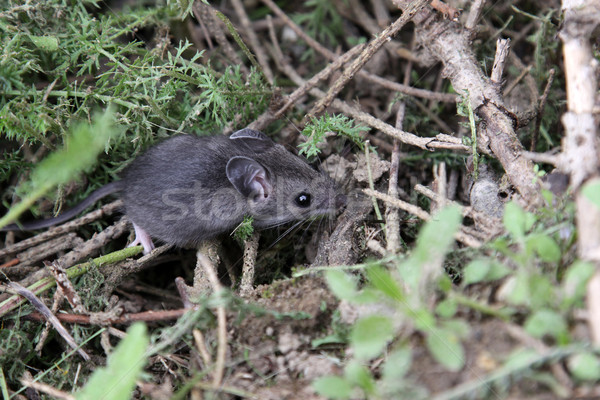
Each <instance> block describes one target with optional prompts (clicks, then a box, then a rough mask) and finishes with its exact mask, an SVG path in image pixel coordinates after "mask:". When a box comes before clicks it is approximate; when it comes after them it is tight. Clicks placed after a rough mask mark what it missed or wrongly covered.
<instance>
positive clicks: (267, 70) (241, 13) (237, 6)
mask: <svg viewBox="0 0 600 400" xmlns="http://www.w3.org/2000/svg"><path fill="white" fill-rule="evenodd" d="M231 3H232V4H233V9H234V10H235V13H236V14H237V16H238V18H239V19H240V22H241V24H242V27H243V28H244V33H245V34H246V36H247V37H248V40H249V41H250V46H252V49H253V50H254V53H255V54H256V58H257V59H258V62H259V63H260V65H261V67H262V71H263V73H264V74H265V77H266V78H267V80H268V82H269V83H271V84H273V71H271V67H270V66H269V59H268V58H267V54H266V53H265V51H264V49H263V47H262V46H261V44H260V41H259V40H258V37H257V36H256V32H255V31H254V29H253V27H252V24H251V22H250V19H249V18H248V14H246V10H245V9H244V5H243V4H242V1H241V0H232V2H231Z"/></svg>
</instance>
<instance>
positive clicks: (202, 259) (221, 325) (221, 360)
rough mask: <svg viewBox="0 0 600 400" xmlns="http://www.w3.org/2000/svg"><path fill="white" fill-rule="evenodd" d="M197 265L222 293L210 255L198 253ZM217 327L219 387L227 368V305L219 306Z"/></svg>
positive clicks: (216, 379)
mask: <svg viewBox="0 0 600 400" xmlns="http://www.w3.org/2000/svg"><path fill="white" fill-rule="evenodd" d="M196 258H197V260H198V261H197V265H196V268H198V267H200V266H201V267H202V268H203V269H204V274H205V275H206V277H207V278H208V281H209V282H210V285H211V286H212V288H213V291H214V294H215V295H216V296H219V295H221V293H222V291H223V286H221V282H219V277H218V276H217V271H216V270H215V267H214V265H213V264H212V263H211V262H210V260H209V259H208V257H206V256H205V255H204V254H202V253H201V252H200V251H198V252H197V253H196ZM217 329H218V344H217V360H216V362H215V373H214V376H213V386H214V388H215V389H217V388H218V387H219V386H221V382H222V381H223V372H224V370H225V355H226V354H227V318H226V315H225V307H224V306H223V305H220V306H218V307H217Z"/></svg>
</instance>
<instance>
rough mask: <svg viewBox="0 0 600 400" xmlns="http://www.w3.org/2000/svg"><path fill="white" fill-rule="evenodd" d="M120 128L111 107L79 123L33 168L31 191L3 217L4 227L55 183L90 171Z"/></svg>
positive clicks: (1, 224)
mask: <svg viewBox="0 0 600 400" xmlns="http://www.w3.org/2000/svg"><path fill="white" fill-rule="evenodd" d="M120 132H121V130H120V129H117V128H116V127H115V126H114V117H113V113H112V111H111V110H110V109H108V110H107V111H106V112H105V113H104V114H102V115H99V116H96V117H95V118H94V121H93V123H92V124H91V125H90V124H87V123H82V124H79V125H77V126H76V127H75V128H74V129H73V130H72V134H71V135H70V136H69V137H68V138H67V142H66V144H65V146H64V147H63V148H62V149H60V150H58V151H55V152H54V153H52V154H50V155H49V156H48V157H46V158H45V159H44V160H42V161H41V162H40V163H39V164H38V165H37V167H36V168H35V169H34V170H33V172H32V174H31V181H30V182H28V183H27V184H26V187H27V192H28V193H27V195H26V196H25V197H24V198H23V199H22V200H21V202H19V203H18V204H16V205H14V206H13V207H11V209H10V210H9V211H8V213H7V214H6V215H5V216H4V217H2V218H0V227H3V226H5V225H6V224H8V223H10V222H12V221H14V220H15V219H16V218H17V217H18V216H19V215H20V214H21V213H23V212H24V211H25V210H27V208H29V207H30V206H31V205H32V204H33V203H34V202H35V201H36V200H37V199H39V198H40V197H42V196H43V195H44V194H46V193H47V192H48V191H49V190H50V189H52V188H53V187H55V186H58V185H60V184H66V183H68V182H69V181H71V180H72V179H74V178H75V177H76V176H77V174H78V173H79V172H82V171H88V170H89V169H90V168H91V167H92V166H93V165H94V164H95V163H96V159H97V157H98V155H99V154H100V153H101V152H102V151H103V150H104V149H105V148H106V146H107V144H108V143H109V141H110V140H111V139H112V138H114V137H115V136H116V135H117V134H119V133H120Z"/></svg>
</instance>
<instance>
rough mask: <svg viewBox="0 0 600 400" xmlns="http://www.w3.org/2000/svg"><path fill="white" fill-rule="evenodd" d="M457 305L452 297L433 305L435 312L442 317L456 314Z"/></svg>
mask: <svg viewBox="0 0 600 400" xmlns="http://www.w3.org/2000/svg"><path fill="white" fill-rule="evenodd" d="M457 309H458V305H457V304H456V300H454V299H445V300H443V301H441V302H439V303H438V305H437V306H436V307H435V313H436V314H437V315H439V316H440V317H443V318H451V317H453V316H454V314H456V310H457Z"/></svg>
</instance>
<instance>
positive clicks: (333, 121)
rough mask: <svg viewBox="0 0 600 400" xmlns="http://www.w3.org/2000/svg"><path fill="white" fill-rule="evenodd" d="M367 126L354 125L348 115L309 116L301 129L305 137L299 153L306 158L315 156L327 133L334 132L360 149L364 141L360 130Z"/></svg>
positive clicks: (364, 129) (363, 130) (365, 128)
mask: <svg viewBox="0 0 600 400" xmlns="http://www.w3.org/2000/svg"><path fill="white" fill-rule="evenodd" d="M368 130H369V128H367V127H365V126H362V125H354V121H352V120H351V119H349V118H348V117H346V116H344V115H341V114H337V115H329V114H325V115H322V116H321V117H319V118H311V120H310V122H309V123H308V124H306V126H305V127H304V129H303V130H302V135H304V136H305V137H306V138H307V139H306V141H305V142H304V143H301V144H300V145H299V146H298V147H299V148H300V151H299V153H300V154H304V155H305V156H306V157H307V158H311V157H314V156H316V155H317V154H319V153H320V152H321V150H320V149H319V145H320V144H321V143H323V142H324V141H325V138H326V137H327V134H328V133H335V134H337V135H339V136H343V137H346V138H348V139H350V140H351V141H352V142H354V143H355V144H356V145H357V146H358V147H359V148H360V149H361V150H362V149H363V148H364V142H363V139H362V137H361V132H365V131H368Z"/></svg>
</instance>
